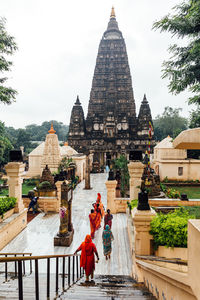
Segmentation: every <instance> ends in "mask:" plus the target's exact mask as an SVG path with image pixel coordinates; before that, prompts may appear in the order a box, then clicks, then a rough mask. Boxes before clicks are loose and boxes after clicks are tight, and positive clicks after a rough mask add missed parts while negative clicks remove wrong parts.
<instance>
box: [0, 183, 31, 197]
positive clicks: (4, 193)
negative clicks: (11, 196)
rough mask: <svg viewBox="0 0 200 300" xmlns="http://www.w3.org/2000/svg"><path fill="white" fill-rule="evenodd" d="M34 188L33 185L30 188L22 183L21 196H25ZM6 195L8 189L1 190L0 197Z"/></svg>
mask: <svg viewBox="0 0 200 300" xmlns="http://www.w3.org/2000/svg"><path fill="white" fill-rule="evenodd" d="M34 187H35V185H32V186H30V185H26V184H25V183H24V184H23V185H22V194H24V195H27V194H28V192H29V191H30V190H32V189H33V188H34ZM6 195H8V189H5V190H1V191H0V196H6Z"/></svg>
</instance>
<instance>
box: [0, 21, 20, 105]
mask: <svg viewBox="0 0 200 300" xmlns="http://www.w3.org/2000/svg"><path fill="white" fill-rule="evenodd" d="M5 22H6V21H5V19H3V18H0V73H1V74H2V73H4V72H8V71H10V69H11V66H12V62H11V61H10V60H8V56H9V55H13V53H14V52H15V51H16V50H17V45H16V43H15V40H14V37H12V36H11V35H9V34H8V33H7V31H6V29H5ZM7 79H8V78H7V77H5V76H3V75H1V77H0V102H2V103H4V104H11V103H12V102H13V101H14V100H15V96H16V94H17V92H16V91H15V90H14V89H12V88H11V87H6V86H5V82H6V80H7Z"/></svg>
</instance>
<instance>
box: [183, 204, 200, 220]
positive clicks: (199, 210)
mask: <svg viewBox="0 0 200 300" xmlns="http://www.w3.org/2000/svg"><path fill="white" fill-rule="evenodd" d="M184 208H185V209H186V210H187V211H188V213H189V215H192V216H195V219H200V206H184Z"/></svg>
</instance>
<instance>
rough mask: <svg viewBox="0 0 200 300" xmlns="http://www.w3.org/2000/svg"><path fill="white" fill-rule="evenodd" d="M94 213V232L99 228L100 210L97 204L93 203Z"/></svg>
mask: <svg viewBox="0 0 200 300" xmlns="http://www.w3.org/2000/svg"><path fill="white" fill-rule="evenodd" d="M93 206H94V211H95V212H96V215H97V217H96V221H95V224H96V230H98V229H99V228H100V227H101V209H100V208H99V203H94V204H93Z"/></svg>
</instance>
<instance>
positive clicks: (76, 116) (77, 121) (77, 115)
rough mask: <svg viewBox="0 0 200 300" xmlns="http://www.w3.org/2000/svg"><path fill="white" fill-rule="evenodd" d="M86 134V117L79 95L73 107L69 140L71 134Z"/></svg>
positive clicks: (79, 135)
mask: <svg viewBox="0 0 200 300" xmlns="http://www.w3.org/2000/svg"><path fill="white" fill-rule="evenodd" d="M84 135H85V118H84V112H83V108H82V106H81V103H80V100H79V97H78V96H77V98H76V102H75V104H74V106H73V108H72V112H71V118H70V125H69V134H68V140H69V141H70V137H71V136H75V137H76V138H80V137H81V138H83V137H84Z"/></svg>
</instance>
